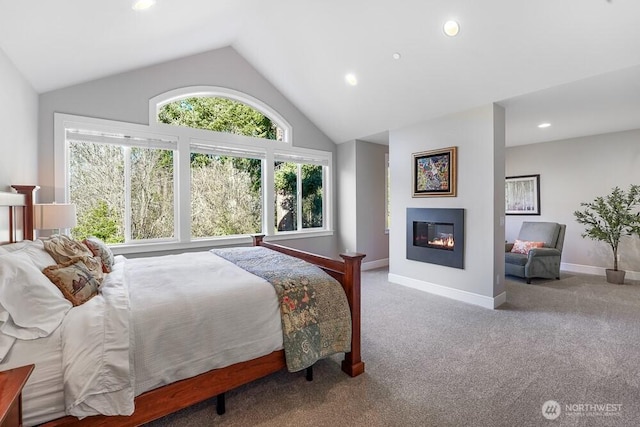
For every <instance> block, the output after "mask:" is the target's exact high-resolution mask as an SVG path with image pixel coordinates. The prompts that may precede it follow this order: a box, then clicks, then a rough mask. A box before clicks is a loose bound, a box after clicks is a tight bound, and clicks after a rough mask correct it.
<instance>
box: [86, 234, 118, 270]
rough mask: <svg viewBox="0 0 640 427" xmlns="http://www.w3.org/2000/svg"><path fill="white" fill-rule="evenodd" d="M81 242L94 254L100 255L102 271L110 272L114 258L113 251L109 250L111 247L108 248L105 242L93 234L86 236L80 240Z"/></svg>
mask: <svg viewBox="0 0 640 427" xmlns="http://www.w3.org/2000/svg"><path fill="white" fill-rule="evenodd" d="M82 243H84V244H85V246H86V247H88V248H89V250H90V251H91V252H92V253H93V255H94V256H97V257H100V259H101V260H102V271H103V272H104V273H111V270H112V269H113V262H114V259H113V252H111V249H109V247H108V246H107V244H106V243H104V242H103V241H102V240H100V239H99V238H97V237H94V236H89V237H87V238H86V239H84V240H83V241H82Z"/></svg>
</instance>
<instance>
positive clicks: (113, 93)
mask: <svg viewBox="0 0 640 427" xmlns="http://www.w3.org/2000/svg"><path fill="white" fill-rule="evenodd" d="M188 86H221V87H225V88H230V89H234V90H237V91H240V92H244V93H246V94H248V95H251V96H253V97H254V98H257V99H259V100H261V101H263V102H264V103H266V104H267V105H269V106H271V107H272V108H273V109H275V110H276V111H277V112H278V113H279V114H280V115H282V116H283V117H284V118H285V119H286V120H287V121H288V122H289V123H290V124H291V125H292V126H293V144H294V145H295V146H297V147H307V148H315V149H319V150H324V151H330V152H333V153H334V156H335V153H336V145H335V144H334V142H333V141H331V140H330V139H329V138H328V137H327V136H326V135H324V134H323V133H322V132H321V131H320V130H319V129H318V128H317V127H316V126H315V125H314V124H313V123H311V121H309V120H308V119H307V117H306V116H304V114H302V113H301V112H300V111H299V110H298V109H297V108H296V107H295V106H294V105H293V104H292V103H291V102H289V101H288V100H287V99H286V98H285V97H284V96H283V95H282V94H281V93H280V92H279V91H278V90H277V89H276V88H275V87H273V86H272V85H271V84H270V83H269V82H268V81H267V80H266V79H265V78H264V77H262V76H261V75H260V74H259V73H258V72H257V71H256V70H255V69H254V68H253V67H252V66H251V65H250V64H249V63H248V62H247V61H246V60H245V59H244V58H242V57H241V56H240V55H239V54H238V53H237V52H236V51H235V50H233V49H232V48H230V47H227V48H223V49H218V50H213V51H209V52H206V53H202V54H199V55H193V56H189V57H185V58H181V59H177V60H173V61H168V62H165V63H162V64H158V65H154V66H150V67H145V68H141V69H137V70H133V71H129V72H126V73H121V74H117V75H114V76H110V77H106V78H102V79H98V80H94V81H91V82H87V83H83V84H78V85H75V86H71V87H68V88H63V89H59V90H55V91H52V92H48V93H45V94H42V95H40V109H39V112H40V116H39V131H40V134H39V141H40V142H39V149H38V160H39V163H38V167H39V183H40V186H41V190H40V193H41V197H42V198H44V200H53V197H54V196H53V194H54V191H53V189H54V156H53V153H54V149H53V114H54V113H55V112H59V113H67V114H75V115H81V116H88V117H96V118H101V119H110V120H118V121H124V122H130V123H140V124H148V121H149V99H151V98H153V97H155V96H157V95H159V94H162V93H164V92H167V91H170V90H173V89H178V88H182V87H188ZM334 158H335V157H334ZM334 177H335V173H334ZM334 214H335V206H334ZM283 243H284V244H287V245H290V246H293V247H296V248H299V249H303V250H308V251H313V252H316V253H320V254H324V255H328V256H334V255H335V254H336V253H337V238H336V237H317V238H312V239H304V240H300V239H299V240H290V241H287V242H283Z"/></svg>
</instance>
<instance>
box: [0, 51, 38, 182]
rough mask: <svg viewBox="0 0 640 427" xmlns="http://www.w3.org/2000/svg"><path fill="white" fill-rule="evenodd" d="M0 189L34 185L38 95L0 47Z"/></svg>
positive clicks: (36, 157) (36, 171)
mask: <svg viewBox="0 0 640 427" xmlns="http://www.w3.org/2000/svg"><path fill="white" fill-rule="evenodd" d="M0 100H2V102H0V128H1V129H2V142H0V187H1V188H0V190H2V191H9V189H10V185H11V184H24V185H37V184H38V181H37V178H38V167H37V165H38V155H37V154H38V153H37V147H38V145H37V144H38V95H37V94H36V92H35V91H34V90H33V88H32V87H31V85H30V84H29V83H28V82H27V81H26V80H25V78H24V77H23V76H22V75H21V74H20V71H18V69H16V67H15V66H14V65H13V63H12V62H11V61H10V60H9V58H7V56H6V55H5V53H4V52H3V51H2V50H0Z"/></svg>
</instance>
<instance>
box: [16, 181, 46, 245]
mask: <svg viewBox="0 0 640 427" xmlns="http://www.w3.org/2000/svg"><path fill="white" fill-rule="evenodd" d="M11 187H13V188H14V189H15V190H16V192H17V193H18V194H24V203H25V205H24V209H23V219H22V221H23V227H22V230H23V231H22V232H23V236H22V239H23V240H33V237H34V233H33V204H34V203H35V199H36V191H37V190H38V189H39V188H40V187H38V186H37V185H12V186H11Z"/></svg>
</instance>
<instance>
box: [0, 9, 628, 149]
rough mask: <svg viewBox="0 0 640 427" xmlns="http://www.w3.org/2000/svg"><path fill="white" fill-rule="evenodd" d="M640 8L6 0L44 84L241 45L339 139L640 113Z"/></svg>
mask: <svg viewBox="0 0 640 427" xmlns="http://www.w3.org/2000/svg"><path fill="white" fill-rule="evenodd" d="M639 17H640V2H639V1H637V0H609V1H607V0H536V1H528V0H482V1H473V0H429V1H427V0H399V1H390V0H384V1H383V0H366V1H365V0H346V1H345V0H340V1H337V0H323V1H310V0H274V1H265V0H216V1H211V0H157V4H156V5H155V6H154V7H153V8H151V9H149V10H147V11H144V12H136V11H134V10H132V8H131V1H130V0H109V1H87V0H35V1H29V2H24V1H15V0H14V1H8V0H0V49H2V50H3V51H4V52H5V54H6V55H7V56H8V57H9V58H10V59H11V60H12V61H13V63H14V64H15V65H16V67H17V68H18V69H19V70H20V72H21V73H22V74H23V75H24V76H25V78H26V79H27V80H28V81H29V82H30V83H31V84H32V85H33V87H34V89H35V90H36V91H37V92H39V93H43V92H47V91H50V90H54V89H57V88H61V87H65V86H69V85H73V84H76V83H80V82H85V81H89V80H93V79H96V78H99V77H104V76H107V75H110V74H115V73H119V72H123V71H128V70H132V69H135V68H139V67H142V66H146V65H151V64H154V63H158V62H162V61H166V60H170V59H174V58H178V57H181V56H187V55H190V54H194V53H198V52H203V51H207V50H211V49H216V48H220V47H223V46H229V45H230V46H232V47H233V48H234V49H236V50H237V51H238V52H239V53H240V54H241V55H242V56H243V57H244V58H245V59H247V60H248V61H249V62H250V63H251V64H252V65H253V66H254V67H255V68H256V69H257V70H258V71H259V72H260V73H262V74H263V75H264V76H265V77H266V78H267V79H268V80H269V81H271V83H272V84H273V85H274V86H275V87H277V88H278V89H279V90H280V91H281V92H282V93H283V94H284V95H285V96H287V97H288V98H289V99H290V100H291V101H292V102H293V103H294V104H296V105H297V107H298V108H299V109H300V110H302V111H303V112H304V113H305V114H306V115H307V116H308V117H309V118H310V119H311V120H312V121H313V122H314V123H315V124H316V125H317V126H318V127H319V128H320V129H321V130H322V131H324V132H325V133H326V134H327V136H329V137H330V138H331V139H332V140H333V141H335V142H336V143H341V142H345V141H348V140H352V139H356V138H359V139H365V140H366V139H371V140H375V141H378V142H384V135H385V132H386V131H388V130H389V129H394V128H398V127H402V126H406V125H409V124H412V123H416V122H420V121H423V120H426V119H429V118H434V117H438V116H441V115H444V114H448V113H452V112H456V111H462V110H466V109H469V108H473V107H476V106H480V105H485V104H487V103H492V102H500V103H501V104H502V105H504V106H505V107H506V108H507V144H508V145H517V144H524V143H532V142H541V141H548V140H554V139H559V138H569V137H573V136H581V135H585V134H597V133H604V132H611V131H617V130H627V129H634V128H640V25H638V22H637V21H638V18H639ZM449 19H455V20H456V21H457V22H459V24H460V33H459V34H458V36H457V37H448V36H446V35H445V34H444V32H443V31H442V26H443V24H444V22H445V21H447V20H449ZM395 53H398V54H400V58H399V59H394V58H393V55H394V54H395ZM347 73H354V74H355V75H356V76H357V78H358V84H357V85H356V86H350V85H348V84H347V83H346V82H345V78H344V76H345V74H347ZM542 121H546V122H549V123H551V124H552V126H550V127H548V128H546V129H538V128H537V124H539V123H540V122H542Z"/></svg>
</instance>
